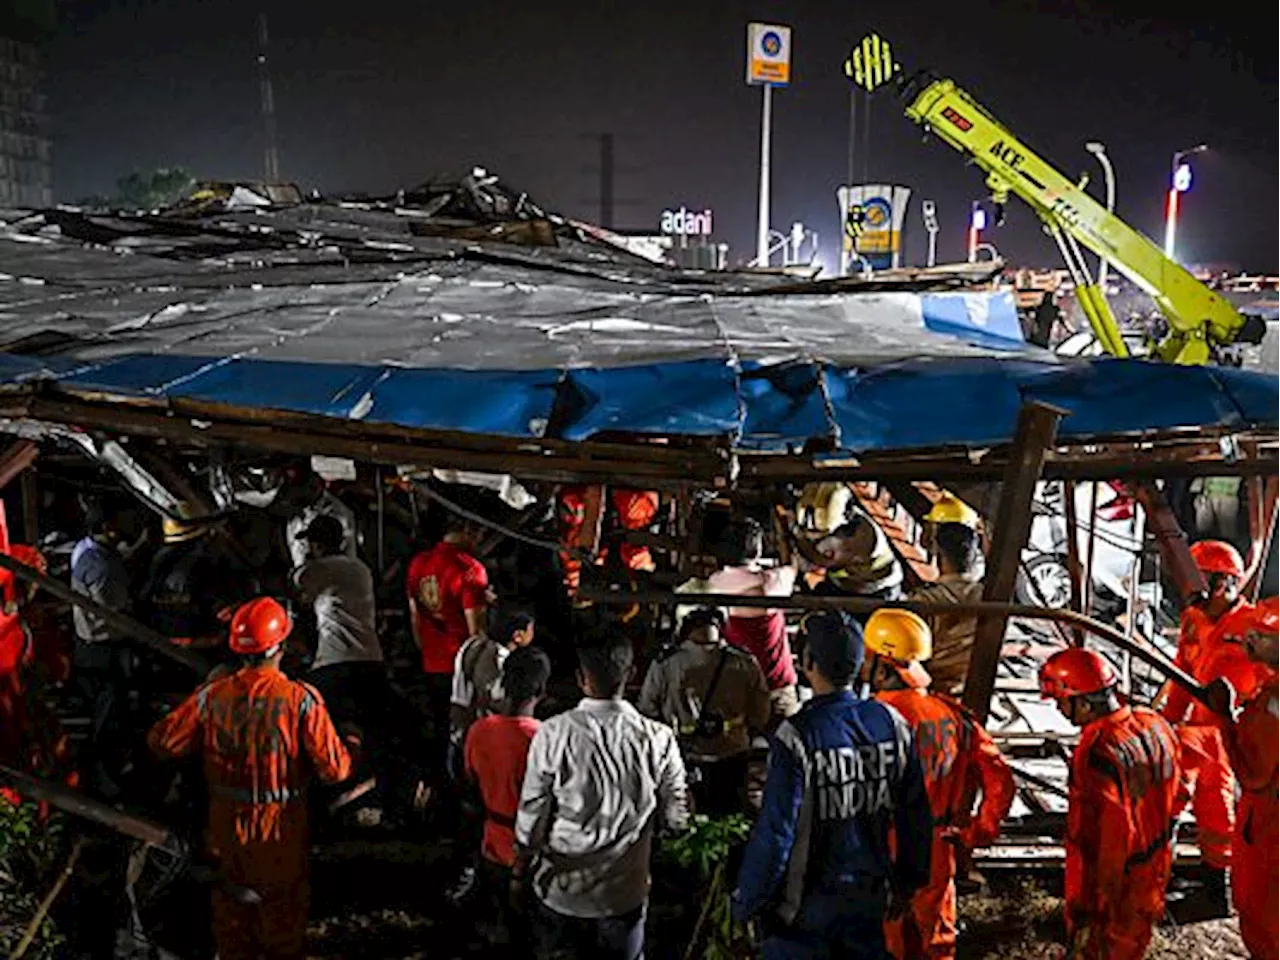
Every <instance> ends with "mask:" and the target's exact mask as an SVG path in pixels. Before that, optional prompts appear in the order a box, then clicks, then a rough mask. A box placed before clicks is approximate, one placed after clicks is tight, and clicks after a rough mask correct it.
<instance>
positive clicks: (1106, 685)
mask: <svg viewBox="0 0 1280 960" xmlns="http://www.w3.org/2000/svg"><path fill="white" fill-rule="evenodd" d="M1117 682H1118V680H1117V677H1116V674H1115V671H1114V670H1112V668H1111V665H1110V664H1109V663H1107V661H1106V660H1104V659H1102V657H1101V656H1099V655H1098V654H1097V653H1094V652H1093V651H1092V650H1084V649H1081V648H1079V647H1072V648H1071V649H1068V650H1063V651H1060V652H1059V653H1055V654H1054V655H1053V656H1052V657H1050V658H1049V659H1048V660H1046V661H1045V663H1044V665H1043V666H1042V667H1041V668H1040V693H1041V695H1042V696H1044V697H1045V698H1046V699H1050V700H1055V701H1057V704H1058V709H1059V710H1061V711H1062V714H1063V716H1065V717H1066V718H1067V719H1068V720H1070V721H1071V722H1072V723H1074V724H1076V725H1077V726H1079V727H1081V730H1080V742H1079V744H1078V745H1077V746H1076V749H1075V754H1074V755H1073V756H1072V758H1071V780H1070V783H1071V787H1070V793H1069V797H1068V800H1067V836H1066V853H1067V870H1066V921H1067V934H1068V936H1069V937H1070V950H1069V954H1068V955H1069V956H1070V957H1071V958H1073V960H1140V958H1141V957H1142V956H1143V954H1144V953H1145V952H1146V949H1147V944H1149V943H1150V942H1151V930H1152V928H1153V927H1154V926H1155V924H1156V922H1157V921H1158V920H1159V919H1160V917H1161V916H1162V915H1163V914H1164V904H1165V888H1166V887H1167V886H1168V884H1169V874H1170V872H1171V871H1172V868H1173V818H1174V810H1175V805H1176V803H1177V794H1178V789H1179V780H1180V776H1181V772H1180V754H1181V746H1180V744H1179V742H1178V737H1177V734H1175V733H1174V731H1173V727H1171V726H1170V725H1169V723H1168V722H1167V721H1166V720H1165V719H1164V718H1163V717H1161V716H1160V715H1159V714H1157V713H1155V712H1154V711H1152V710H1147V709H1146V708H1144V707H1130V706H1127V705H1126V704H1125V703H1124V701H1123V700H1122V699H1121V697H1120V693H1119V691H1118V690H1117V688H1116V684H1117Z"/></svg>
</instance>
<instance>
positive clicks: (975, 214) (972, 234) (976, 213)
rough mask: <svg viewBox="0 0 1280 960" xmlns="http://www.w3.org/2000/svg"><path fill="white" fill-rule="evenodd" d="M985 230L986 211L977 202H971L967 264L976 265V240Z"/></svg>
mask: <svg viewBox="0 0 1280 960" xmlns="http://www.w3.org/2000/svg"><path fill="white" fill-rule="evenodd" d="M985 229H987V211H985V210H983V209H982V204H981V203H979V202H978V201H977V200H975V201H973V206H972V207H971V208H970V213H969V262H970V263H976V262H977V261H978V240H979V239H980V238H981V236H982V231H983V230H985Z"/></svg>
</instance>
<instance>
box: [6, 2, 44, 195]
mask: <svg viewBox="0 0 1280 960" xmlns="http://www.w3.org/2000/svg"><path fill="white" fill-rule="evenodd" d="M52 30H53V5H52V4H51V3H48V2H44V0H11V2H7V3H4V4H3V5H2V9H0V206H8V207H47V206H50V205H51V204H52V203H53V165H52V150H51V145H50V143H49V118H48V115H47V114H46V113H45V98H44V93H43V92H42V90H41V86H42V81H43V73H44V71H43V69H42V66H41V57H40V48H39V43H40V41H41V40H43V39H44V38H46V37H47V36H49V34H50V33H51V32H52Z"/></svg>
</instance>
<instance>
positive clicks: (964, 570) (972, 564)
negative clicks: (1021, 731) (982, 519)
mask: <svg viewBox="0 0 1280 960" xmlns="http://www.w3.org/2000/svg"><path fill="white" fill-rule="evenodd" d="M924 520H925V523H927V524H929V525H930V529H931V534H930V540H931V546H932V549H931V550H930V551H929V552H930V553H932V554H933V556H934V557H935V559H936V562H937V564H938V579H936V580H935V581H933V583H927V584H924V585H923V586H921V587H918V588H917V589H915V590H913V591H912V592H911V595H910V599H912V600H920V601H923V602H926V603H977V602H978V601H980V600H981V599H982V545H981V543H980V541H979V538H978V524H979V517H978V512H977V511H976V510H974V509H973V508H972V507H970V506H969V505H968V504H967V503H965V502H964V501H963V500H961V499H960V498H959V497H956V496H954V495H952V494H950V493H944V494H943V495H942V496H941V497H940V498H939V499H938V501H937V502H936V503H935V504H934V505H933V507H932V509H930V511H929V512H928V513H927V514H925V517H924ZM925 620H926V621H927V622H928V624H929V630H930V633H931V635H932V636H933V659H932V660H930V661H929V674H930V676H932V677H933V689H934V690H935V691H937V692H941V693H947V694H950V695H952V696H956V695H958V694H960V693H961V692H962V691H963V690H964V681H965V676H966V675H967V674H968V671H969V657H970V655H971V654H972V652H973V638H974V634H975V633H976V632H977V629H978V621H977V619H976V618H975V617H972V616H969V615H967V614H958V613H935V614H930V615H929V616H927V617H926V618H925Z"/></svg>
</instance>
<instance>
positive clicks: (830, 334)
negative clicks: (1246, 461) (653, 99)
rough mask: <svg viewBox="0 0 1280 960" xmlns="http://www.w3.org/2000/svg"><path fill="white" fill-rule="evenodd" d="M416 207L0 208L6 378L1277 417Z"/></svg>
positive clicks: (501, 432) (866, 430)
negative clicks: (157, 217) (435, 224)
mask: <svg viewBox="0 0 1280 960" xmlns="http://www.w3.org/2000/svg"><path fill="white" fill-rule="evenodd" d="M413 219H414V218H413V216H409V215H406V216H401V215H398V214H395V213H392V212H388V211H385V210H371V209H366V208H360V207H345V206H341V205H334V204H303V205H301V206H297V207H289V208H286V209H275V210H271V211H239V212H235V213H226V214H220V215H218V216H211V217H206V218H203V219H190V220H181V221H178V222H165V223H163V224H156V223H153V222H148V221H146V220H144V219H138V218H133V219H130V218H112V217H83V216H81V215H79V214H74V213H70V212H61V213H58V212H50V213H48V214H44V215H39V214H37V215H30V214H14V213H6V212H4V211H0V385H3V384H5V383H9V384H16V383H21V382H24V381H27V380H30V379H33V378H48V379H56V380H58V381H59V382H60V383H61V384H63V385H64V386H66V387H68V388H72V389H80V390H86V391H94V392H101V393H105V394H108V395H110V394H117V395H121V396H144V397H155V398H188V399H194V400H206V401H213V402H218V403H222V404H229V405H232V406H240V407H249V408H259V409H263V408H266V409H281V410H289V411H298V412H304V413H312V414H319V415H323V416H330V417H336V418H343V419H355V420H363V421H367V422H379V423H389V424H399V425H403V426H409V427H419V428H424V429H437V430H458V431H466V432H475V433H486V434H492V435H498V436H508V437H543V436H555V437H563V438H566V439H570V440H583V439H588V438H590V437H593V436H596V435H599V434H601V433H612V432H627V433H656V434H688V435H700V436H720V437H725V438H727V439H729V440H731V441H732V442H733V443H735V444H736V445H737V446H738V447H740V448H742V449H757V450H783V449H787V448H796V447H799V446H801V445H803V444H805V443H806V442H807V441H810V440H820V441H823V442H824V446H830V447H831V448H833V449H836V450H846V451H854V452H857V451H865V450H871V449H897V448H907V447H919V446H938V445H952V444H972V445H981V444H988V443H995V442H1000V441H1002V440H1007V439H1008V435H1009V432H1010V430H1011V429H1012V425H1013V423H1014V421H1015V419H1016V412H1017V409H1018V407H1019V405H1020V404H1021V403H1022V402H1023V401H1024V400H1025V399H1029V398H1032V397H1037V398H1041V399H1045V400H1048V401H1049V402H1053V403H1058V404H1059V405H1061V406H1064V407H1067V408H1068V409H1069V410H1071V411H1072V416H1070V417H1068V418H1067V419H1066V420H1065V421H1064V423H1063V427H1062V430H1061V435H1062V436H1064V437H1081V438H1083V437H1088V436H1094V435H1103V434H1108V435H1113V434H1116V433H1120V432H1128V431H1142V430H1152V429H1172V428H1177V427H1190V426H1200V425H1203V424H1215V425H1224V424H1225V425H1231V426H1235V425H1241V426H1243V425H1246V424H1258V423H1267V424H1271V423H1274V422H1275V420H1276V407H1277V400H1276V393H1277V391H1276V381H1275V378H1274V377H1272V378H1262V379H1261V380H1260V379H1258V378H1257V377H1251V376H1250V375H1248V374H1240V373H1239V372H1237V371H1205V370H1200V371H1186V370H1181V369H1171V368H1168V367H1161V368H1155V367H1151V366H1147V365H1144V364H1140V363H1136V362H1120V361H1095V362H1076V361H1063V360H1060V359H1059V358H1056V357H1054V356H1053V355H1052V354H1050V353H1048V352H1046V351H1041V350H1038V349H1036V348H1033V347H1028V346H1026V345H1025V344H1024V343H1022V340H1021V329H1020V327H1019V324H1018V319H1017V315H1016V312H1015V310H1014V306H1013V301H1012V298H1011V297H1009V296H1008V295H1004V294H991V293H975V292H962V291H956V292H922V293H907V292H884V291H876V292H853V293H848V292H833V291H831V290H830V289H823V288H820V287H818V288H814V289H813V291H811V292H810V291H808V290H806V289H805V288H803V287H801V288H799V289H798V290H797V289H795V284H794V283H793V282H791V281H790V280H787V281H785V282H786V283H787V284H790V286H791V287H792V289H791V290H790V292H777V291H775V290H774V289H773V288H777V287H779V286H780V282H779V280H778V279H775V278H769V277H760V276H754V275H742V274H724V275H708V274H701V273H697V272H692V271H678V270H670V269H665V268H659V267H654V266H650V265H646V264H637V263H636V262H635V261H634V260H633V259H632V258H629V257H625V256H621V255H614V254H611V253H609V252H608V251H607V250H604V249H602V248H600V247H598V246H592V245H590V244H587V243H579V242H576V241H565V242H563V243H562V246H561V247H559V248H556V249H547V248H535V249H524V248H520V249H517V248H510V247H502V248H501V249H498V248H496V247H495V245H492V244H475V243H467V242H462V241H457V240H445V239H440V238H430V237H419V236H414V235H412V234H411V232H410V229H409V225H410V223H411V222H413ZM209 251H218V252H217V253H216V254H210V253H209Z"/></svg>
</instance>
